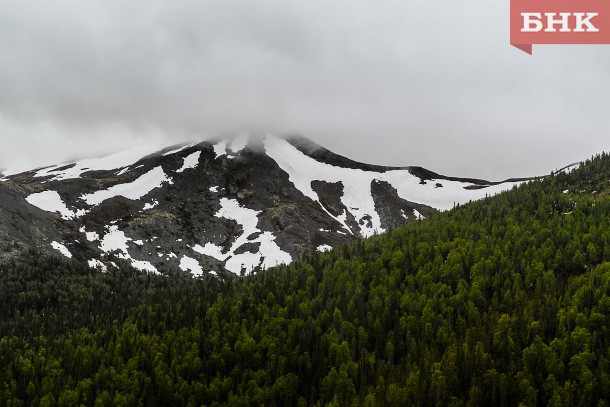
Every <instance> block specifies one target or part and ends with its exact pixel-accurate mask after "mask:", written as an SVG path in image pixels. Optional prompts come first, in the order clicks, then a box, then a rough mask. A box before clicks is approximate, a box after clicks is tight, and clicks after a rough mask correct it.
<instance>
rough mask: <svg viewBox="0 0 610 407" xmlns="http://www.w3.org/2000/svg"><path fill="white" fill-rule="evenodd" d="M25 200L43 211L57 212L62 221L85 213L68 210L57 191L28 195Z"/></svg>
mask: <svg viewBox="0 0 610 407" xmlns="http://www.w3.org/2000/svg"><path fill="white" fill-rule="evenodd" d="M25 200H26V201H28V203H29V204H30V205H34V206H36V207H37V208H40V209H42V210H43V211H47V212H58V213H59V214H60V215H61V217H62V218H64V219H74V218H77V217H79V216H82V215H84V214H85V213H87V212H86V211H85V210H82V209H81V210H78V211H72V210H70V209H68V207H67V206H66V204H65V203H64V201H62V200H61V197H60V196H59V193H58V192H57V191H44V192H38V193H35V194H31V195H29V196H28V197H27V198H25Z"/></svg>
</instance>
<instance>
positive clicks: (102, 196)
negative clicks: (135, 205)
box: [81, 167, 172, 205]
mask: <svg viewBox="0 0 610 407" xmlns="http://www.w3.org/2000/svg"><path fill="white" fill-rule="evenodd" d="M163 183H170V184H171V183H172V180H171V178H169V177H168V176H167V175H166V174H165V172H163V168H161V167H156V168H154V169H152V170H150V171H148V172H147V173H146V174H144V175H142V176H140V177H139V178H138V179H136V180H135V181H133V182H130V183H126V184H118V185H114V186H112V187H110V188H108V189H105V190H101V191H96V192H94V193H92V194H86V195H83V196H81V199H83V200H84V201H85V202H87V203H88V204H89V205H99V204H100V203H102V202H104V201H105V200H106V199H110V198H113V197H115V196H118V195H120V196H124V197H125V198H127V199H132V200H136V199H140V198H142V197H143V196H145V195H146V194H148V193H149V192H150V191H152V190H153V189H155V188H159V187H160V186H161V185H162V184H163Z"/></svg>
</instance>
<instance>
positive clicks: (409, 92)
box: [0, 0, 610, 179]
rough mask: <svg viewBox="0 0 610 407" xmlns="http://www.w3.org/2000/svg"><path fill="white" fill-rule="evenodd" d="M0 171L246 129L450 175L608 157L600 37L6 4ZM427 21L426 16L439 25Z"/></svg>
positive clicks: (496, 21)
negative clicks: (531, 42)
mask: <svg viewBox="0 0 610 407" xmlns="http://www.w3.org/2000/svg"><path fill="white" fill-rule="evenodd" d="M0 7H1V9H2V13H0V55H2V59H3V63H2V64H0V140H1V141H2V149H1V151H0V167H15V166H21V167H25V168H27V167H28V166H38V165H42V164H49V163H53V162H56V161H63V160H68V159H71V158H74V157H79V156H92V155H99V154H104V153H107V152H110V151H115V150H118V149H120V148H122V147H123V146H129V145H133V144H135V143H140V142H146V141H147V140H148V139H154V140H155V141H157V140H160V139H167V140H168V142H171V141H173V140H181V139H184V138H191V137H201V138H203V137H208V136H211V135H215V134H218V133H222V132H225V131H231V130H235V129H243V128H257V129H261V128H262V129H267V130H270V131H275V132H298V133H301V134H304V135H306V136H308V137H311V138H313V139H314V140H316V141H318V142H319V143H321V144H323V145H325V146H327V147H328V148H330V149H332V150H334V151H336V152H339V153H341V154H344V155H348V156H350V157H352V158H354V159H358V160H361V161H367V162H372V163H378V164H394V165H410V164H416V165H424V166H426V167H429V168H431V169H433V170H435V171H438V172H443V173H446V174H451V175H463V176H478V177H486V178H494V179H498V178H505V177H509V176H524V175H531V174H541V173H548V172H550V170H552V169H555V168H557V167H560V166H562V165H564V164H567V163H570V162H572V161H576V160H580V159H584V158H587V157H588V156H590V155H591V154H593V153H596V152H601V151H602V150H608V149H609V148H608V142H607V141H606V140H607V132H608V130H609V128H610V119H609V118H608V115H607V106H608V100H607V99H608V97H609V96H608V95H610V92H609V91H610V79H609V78H608V76H607V68H608V66H609V64H610V56H609V55H608V54H607V53H604V52H602V51H603V50H604V49H605V48H603V46H539V47H535V50H534V56H533V57H531V56H528V55H526V54H524V53H521V52H519V51H518V50H516V49H514V48H512V47H511V46H510V45H508V8H507V4H503V3H502V2H500V3H498V2H484V1H482V0H468V1H466V2H455V1H450V0H437V1H433V2H430V1H424V0H414V1H409V2H405V1H398V0H383V1H379V0H377V1H373V0H359V1H357V2H354V1H353V0H324V1H322V0H308V1H300V0H263V1H261V0H205V1H189V0H177V1H172V2H165V1H159V0H150V1H144V0H136V1H131V2H124V1H119V0H104V1H102V0H92V1H88V2H82V1H76V0H55V1H48V2H36V1H32V0H23V1H19V2H12V1H5V0H0ZM427 17H429V18H427Z"/></svg>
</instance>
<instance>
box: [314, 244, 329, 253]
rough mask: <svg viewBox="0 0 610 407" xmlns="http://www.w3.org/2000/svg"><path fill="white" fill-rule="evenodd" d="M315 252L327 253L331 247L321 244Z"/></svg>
mask: <svg viewBox="0 0 610 407" xmlns="http://www.w3.org/2000/svg"><path fill="white" fill-rule="evenodd" d="M317 250H318V251H319V252H328V251H330V250H332V246H329V245H327V244H322V245H320V246H318V249H317Z"/></svg>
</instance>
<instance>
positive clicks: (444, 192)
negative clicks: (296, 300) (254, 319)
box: [0, 132, 527, 275]
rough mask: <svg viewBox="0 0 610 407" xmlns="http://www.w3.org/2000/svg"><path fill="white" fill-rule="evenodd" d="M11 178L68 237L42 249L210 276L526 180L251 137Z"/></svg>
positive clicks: (45, 239) (43, 240) (50, 239)
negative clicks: (395, 163) (364, 159)
mask: <svg viewBox="0 0 610 407" xmlns="http://www.w3.org/2000/svg"><path fill="white" fill-rule="evenodd" d="M2 180H3V181H4V182H3V183H4V184H5V185H10V186H12V187H13V188H14V189H15V190H16V191H18V192H17V194H18V195H20V196H21V197H22V198H23V199H24V200H25V201H26V202H27V205H29V206H28V208H29V207H32V206H33V207H36V208H37V209H39V210H42V211H44V212H43V213H46V215H47V216H46V218H47V219H48V220H49V221H50V222H51V223H52V224H53V225H54V226H55V232H57V233H50V232H49V233H47V234H42V235H41V236H40V237H39V238H38V239H36V243H37V245H38V246H40V247H43V248H45V249H48V250H50V249H52V250H54V251H55V252H59V253H61V254H63V255H66V256H67V257H72V256H74V258H77V259H80V260H83V261H89V263H90V264H91V265H95V266H101V267H102V268H106V267H108V266H111V265H116V262H118V261H127V262H128V263H130V264H131V265H132V266H133V267H136V268H140V269H144V270H148V271H151V272H161V271H163V272H168V271H172V270H178V271H183V272H189V273H192V274H194V275H202V274H205V273H213V274H218V273H221V274H222V273H225V272H227V271H229V272H232V273H234V274H243V273H246V274H247V273H250V272H254V271H257V270H260V269H263V268H268V267H271V266H274V265H276V264H285V263H289V262H290V261H292V260H294V259H296V258H299V257H300V256H302V255H304V254H307V253H312V252H313V251H316V250H320V251H322V250H327V249H328V248H329V247H333V246H335V245H337V244H341V243H347V242H350V241H352V240H353V239H357V238H360V237H367V236H372V235H374V234H377V233H382V232H384V231H386V230H388V229H392V228H395V227H397V226H400V225H402V224H405V223H408V222H411V221H415V220H417V219H420V218H423V217H427V216H429V215H431V214H433V213H435V212H437V211H439V210H446V209H451V208H452V207H453V206H455V205H457V204H461V203H465V202H468V201H470V200H475V199H480V198H483V197H485V196H487V195H493V194H495V193H497V192H501V191H503V190H506V189H510V188H512V186H514V185H518V184H520V183H521V182H523V181H525V180H527V179H515V180H510V181H508V182H507V181H504V182H489V181H484V180H477V179H472V178H465V179H461V178H457V177H446V176H441V175H439V174H436V173H434V172H432V171H429V170H426V169H422V168H421V167H384V166H376V165H370V164H364V163H358V162H356V161H353V160H350V159H349V158H346V157H343V156H341V155H338V154H335V153H333V152H331V151H330V150H327V149H325V148H324V147H322V146H320V145H318V144H316V143H314V142H312V141H310V140H308V139H306V138H304V137H302V136H299V137H296V136H288V137H275V136H272V135H269V134H252V133H247V132H245V133H241V134H238V135H235V136H233V137H223V138H217V139H213V140H208V141H202V142H193V143H185V144H182V145H173V146H165V147H162V148H159V146H157V145H155V146H148V145H143V146H139V147H138V148H136V149H135V152H134V151H122V152H119V153H116V154H114V155H111V156H107V157H103V158H99V159H86V160H81V161H77V162H74V163H67V164H59V165H54V166H48V167H44V168H39V169H34V170H31V171H26V172H22V173H19V174H10V175H8V176H5V177H4V178H3V179H2ZM26 218H27V217H26ZM26 220H27V219H26ZM25 223H27V221H26V222H25ZM5 224H6V222H5ZM0 226H2V225H0ZM22 227H23V226H22ZM58 236H61V239H60V240H54V239H58ZM29 243H30V244H31V241H30V242H29Z"/></svg>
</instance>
